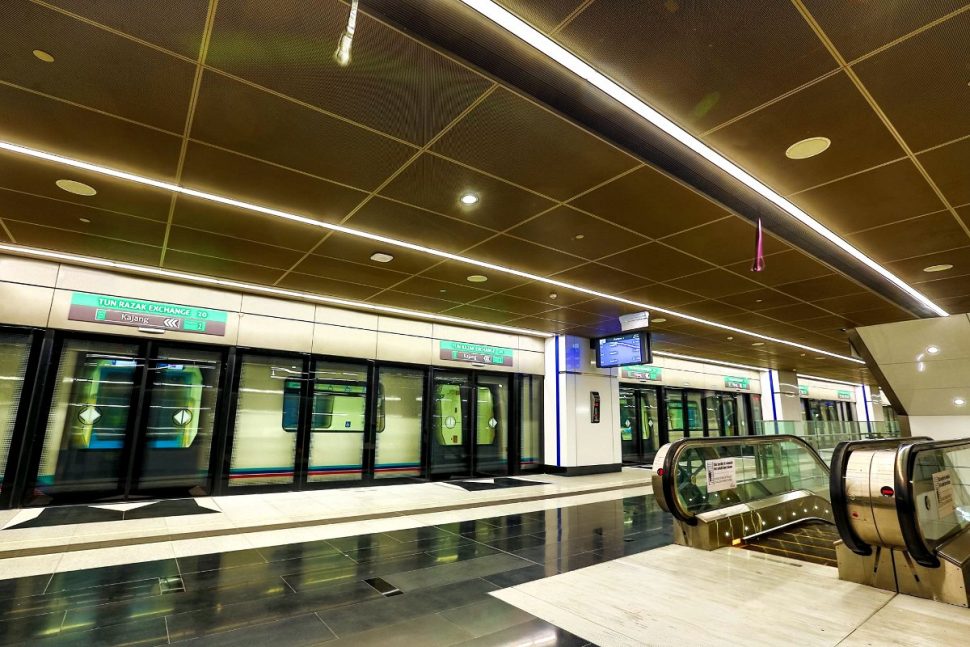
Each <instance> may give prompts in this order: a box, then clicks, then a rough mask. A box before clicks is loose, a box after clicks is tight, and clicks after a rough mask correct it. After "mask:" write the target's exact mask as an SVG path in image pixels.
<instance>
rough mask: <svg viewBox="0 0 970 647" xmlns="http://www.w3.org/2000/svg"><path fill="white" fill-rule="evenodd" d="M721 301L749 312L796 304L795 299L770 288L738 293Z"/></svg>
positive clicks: (722, 298)
mask: <svg viewBox="0 0 970 647" xmlns="http://www.w3.org/2000/svg"><path fill="white" fill-rule="evenodd" d="M721 301H723V302H724V303H729V304H731V305H733V306H736V307H738V308H744V309H745V310H749V311H751V312H761V311H762V310H768V309H770V308H778V307H781V306H791V305H795V304H797V303H798V301H797V300H796V299H793V298H792V297H790V296H788V295H787V294H783V293H782V292H779V291H777V290H773V289H771V288H758V289H757V290H751V291H750V292H740V293H738V294H732V295H729V296H726V297H721Z"/></svg>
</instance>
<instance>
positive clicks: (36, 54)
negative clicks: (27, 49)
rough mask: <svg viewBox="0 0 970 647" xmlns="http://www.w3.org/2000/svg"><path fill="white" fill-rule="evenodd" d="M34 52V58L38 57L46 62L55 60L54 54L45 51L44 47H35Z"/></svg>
mask: <svg viewBox="0 0 970 647" xmlns="http://www.w3.org/2000/svg"><path fill="white" fill-rule="evenodd" d="M33 54H34V58H36V59H37V60H38V61H44V62H45V63H53V62H54V56H53V55H52V54H49V53H48V52H45V51H44V50H42V49H35V50H34V51H33Z"/></svg>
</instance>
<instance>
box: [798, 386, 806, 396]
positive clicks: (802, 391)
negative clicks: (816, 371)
mask: <svg viewBox="0 0 970 647" xmlns="http://www.w3.org/2000/svg"><path fill="white" fill-rule="evenodd" d="M798 392H799V393H800V394H801V395H802V396H804V397H806V398H807V397H808V387H807V386H800V387H798Z"/></svg>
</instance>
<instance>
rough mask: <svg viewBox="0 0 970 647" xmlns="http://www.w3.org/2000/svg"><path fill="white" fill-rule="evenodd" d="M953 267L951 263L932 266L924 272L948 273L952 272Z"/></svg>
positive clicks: (925, 268)
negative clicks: (948, 271)
mask: <svg viewBox="0 0 970 647" xmlns="http://www.w3.org/2000/svg"><path fill="white" fill-rule="evenodd" d="M952 269H953V266H952V265H950V264H949V263H941V264H939V265H930V266H929V267H924V268H923V271H924V272H946V271H947V270H952Z"/></svg>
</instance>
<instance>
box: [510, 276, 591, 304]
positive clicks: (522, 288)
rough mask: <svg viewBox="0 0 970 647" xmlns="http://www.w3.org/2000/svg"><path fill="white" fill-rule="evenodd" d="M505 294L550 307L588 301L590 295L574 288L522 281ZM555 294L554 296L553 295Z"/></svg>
mask: <svg viewBox="0 0 970 647" xmlns="http://www.w3.org/2000/svg"><path fill="white" fill-rule="evenodd" d="M507 294H509V295H512V296H515V297H521V298H523V299H529V300H531V301H538V302H541V303H545V304H548V306H549V307H550V308H554V307H556V306H573V305H575V304H577V303H581V302H584V301H589V299H590V296H589V295H588V294H585V293H582V292H576V291H575V290H567V289H565V288H558V287H555V286H551V285H546V284H545V283H535V282H530V283H523V284H520V285H518V286H517V287H513V288H512V289H510V290H509V291H508V292H507ZM553 295H555V297H553Z"/></svg>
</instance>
